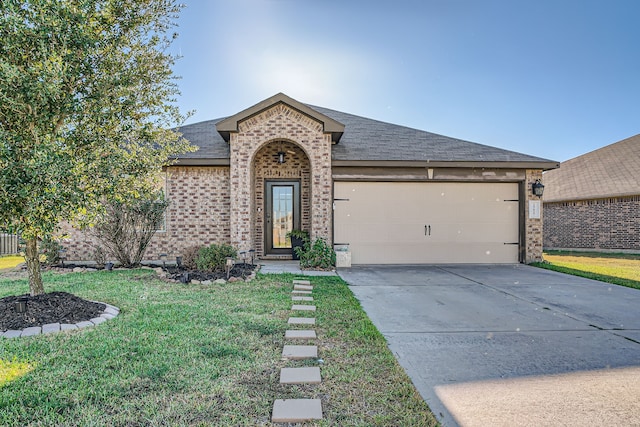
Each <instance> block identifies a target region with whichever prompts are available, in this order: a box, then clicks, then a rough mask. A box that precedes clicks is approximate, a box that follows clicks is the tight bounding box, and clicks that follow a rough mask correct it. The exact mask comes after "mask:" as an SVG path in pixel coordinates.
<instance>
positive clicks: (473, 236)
mask: <svg viewBox="0 0 640 427" xmlns="http://www.w3.org/2000/svg"><path fill="white" fill-rule="evenodd" d="M334 198H335V199H336V201H335V211H334V230H335V234H334V242H336V243H348V244H349V247H350V250H351V262H352V263H353V264H406V263H517V262H518V258H519V257H518V236H519V232H518V217H519V215H518V206H519V203H518V184H516V183H473V184H472V183H454V182H450V183H424V182H336V183H335V184H334Z"/></svg>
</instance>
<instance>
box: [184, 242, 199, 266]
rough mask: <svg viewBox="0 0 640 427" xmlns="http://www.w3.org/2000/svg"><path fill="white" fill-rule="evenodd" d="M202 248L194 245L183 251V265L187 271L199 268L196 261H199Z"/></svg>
mask: <svg viewBox="0 0 640 427" xmlns="http://www.w3.org/2000/svg"><path fill="white" fill-rule="evenodd" d="M201 248H202V245H193V246H189V247H188V248H185V249H184V250H183V251H182V265H183V266H184V268H186V269H187V270H195V269H197V268H198V265H197V264H196V260H197V259H198V252H200V249H201Z"/></svg>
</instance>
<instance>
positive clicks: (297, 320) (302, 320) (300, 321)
mask: <svg viewBox="0 0 640 427" xmlns="http://www.w3.org/2000/svg"><path fill="white" fill-rule="evenodd" d="M287 323H288V324H290V325H315V324H316V318H315V317H289V320H287Z"/></svg>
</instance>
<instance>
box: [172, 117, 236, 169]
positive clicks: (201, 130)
mask: <svg viewBox="0 0 640 427" xmlns="http://www.w3.org/2000/svg"><path fill="white" fill-rule="evenodd" d="M221 120H224V118H220V119H214V120H207V121H204V122H199V123H193V124H190V125H184V126H182V127H180V128H178V129H177V130H178V132H180V133H182V136H183V137H185V138H186V139H188V140H189V142H191V145H195V146H196V147H198V151H195V152H193V153H186V154H183V155H180V156H178V158H179V159H217V160H224V159H226V160H228V159H229V155H230V153H229V144H228V143H227V142H226V141H225V140H224V139H223V138H222V136H220V134H219V133H218V131H217V130H216V123H218V122H219V121H221Z"/></svg>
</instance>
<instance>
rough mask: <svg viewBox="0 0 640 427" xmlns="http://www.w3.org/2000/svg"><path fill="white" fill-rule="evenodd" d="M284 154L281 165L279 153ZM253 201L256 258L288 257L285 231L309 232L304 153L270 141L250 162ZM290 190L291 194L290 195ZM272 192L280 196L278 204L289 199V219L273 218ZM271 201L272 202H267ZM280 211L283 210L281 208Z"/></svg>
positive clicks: (307, 168) (308, 186)
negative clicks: (294, 229) (290, 212)
mask: <svg viewBox="0 0 640 427" xmlns="http://www.w3.org/2000/svg"><path fill="white" fill-rule="evenodd" d="M279 152H283V153H284V163H279V162H278V157H279V156H278V153H279ZM251 170H252V175H253V176H252V187H253V191H252V193H253V194H252V198H253V205H254V207H255V209H254V215H253V221H252V224H251V227H252V230H253V247H254V248H255V249H256V254H257V255H258V256H259V257H265V256H267V257H270V256H273V257H288V256H290V251H288V250H286V246H287V245H286V244H284V241H283V240H284V235H285V234H286V231H287V228H285V227H288V228H291V227H293V228H300V229H302V230H307V231H310V230H311V164H310V162H309V158H308V157H307V155H306V154H305V152H304V151H303V150H302V148H300V147H299V146H298V145H296V144H295V143H293V142H290V141H285V140H276V141H271V142H269V143H267V144H265V145H264V146H262V147H261V148H260V149H259V150H258V152H256V154H255V156H254V158H253V162H252V167H251ZM289 188H290V189H291V192H290V193H289ZM273 191H276V192H277V194H279V195H280V196H281V200H280V202H281V203H280V204H281V205H282V204H284V205H288V201H287V200H288V199H289V197H290V198H291V209H292V217H291V218H285V217H284V215H283V216H282V217H281V218H274V214H273V210H274V209H277V205H276V206H274V203H273V200H272V197H273V194H274V193H273ZM270 199H271V200H270ZM281 209H282V206H281Z"/></svg>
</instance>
